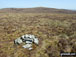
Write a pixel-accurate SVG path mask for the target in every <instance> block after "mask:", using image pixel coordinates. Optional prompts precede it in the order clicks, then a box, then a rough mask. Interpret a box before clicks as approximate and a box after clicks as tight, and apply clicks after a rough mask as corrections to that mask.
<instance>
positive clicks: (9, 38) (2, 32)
mask: <svg viewBox="0 0 76 57" xmlns="http://www.w3.org/2000/svg"><path fill="white" fill-rule="evenodd" d="M24 34H34V35H36V36H37V37H38V38H39V41H40V43H39V46H36V45H33V48H35V49H33V50H32V51H28V50H27V49H24V48H22V47H21V46H14V44H13V40H15V39H16V38H18V37H20V36H22V35H24ZM60 52H76V15H75V14H54V13H53V14H50V13H33V14H32V13H28V14H25V13H0V57H60V56H59V55H60Z"/></svg>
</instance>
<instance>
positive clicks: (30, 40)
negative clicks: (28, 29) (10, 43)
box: [14, 34, 39, 50]
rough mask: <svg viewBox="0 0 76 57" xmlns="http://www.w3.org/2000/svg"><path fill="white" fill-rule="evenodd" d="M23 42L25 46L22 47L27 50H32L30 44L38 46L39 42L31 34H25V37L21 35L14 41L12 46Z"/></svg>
mask: <svg viewBox="0 0 76 57" xmlns="http://www.w3.org/2000/svg"><path fill="white" fill-rule="evenodd" d="M23 42H25V43H26V44H25V45H23V46H22V47H23V48H28V49H29V50H32V49H33V48H32V44H33V43H34V44H36V45H38V44H39V40H38V38H37V37H35V36H34V35H31V34H26V35H23V36H21V37H19V38H17V39H15V40H14V44H16V45H19V44H21V43H23Z"/></svg>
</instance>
